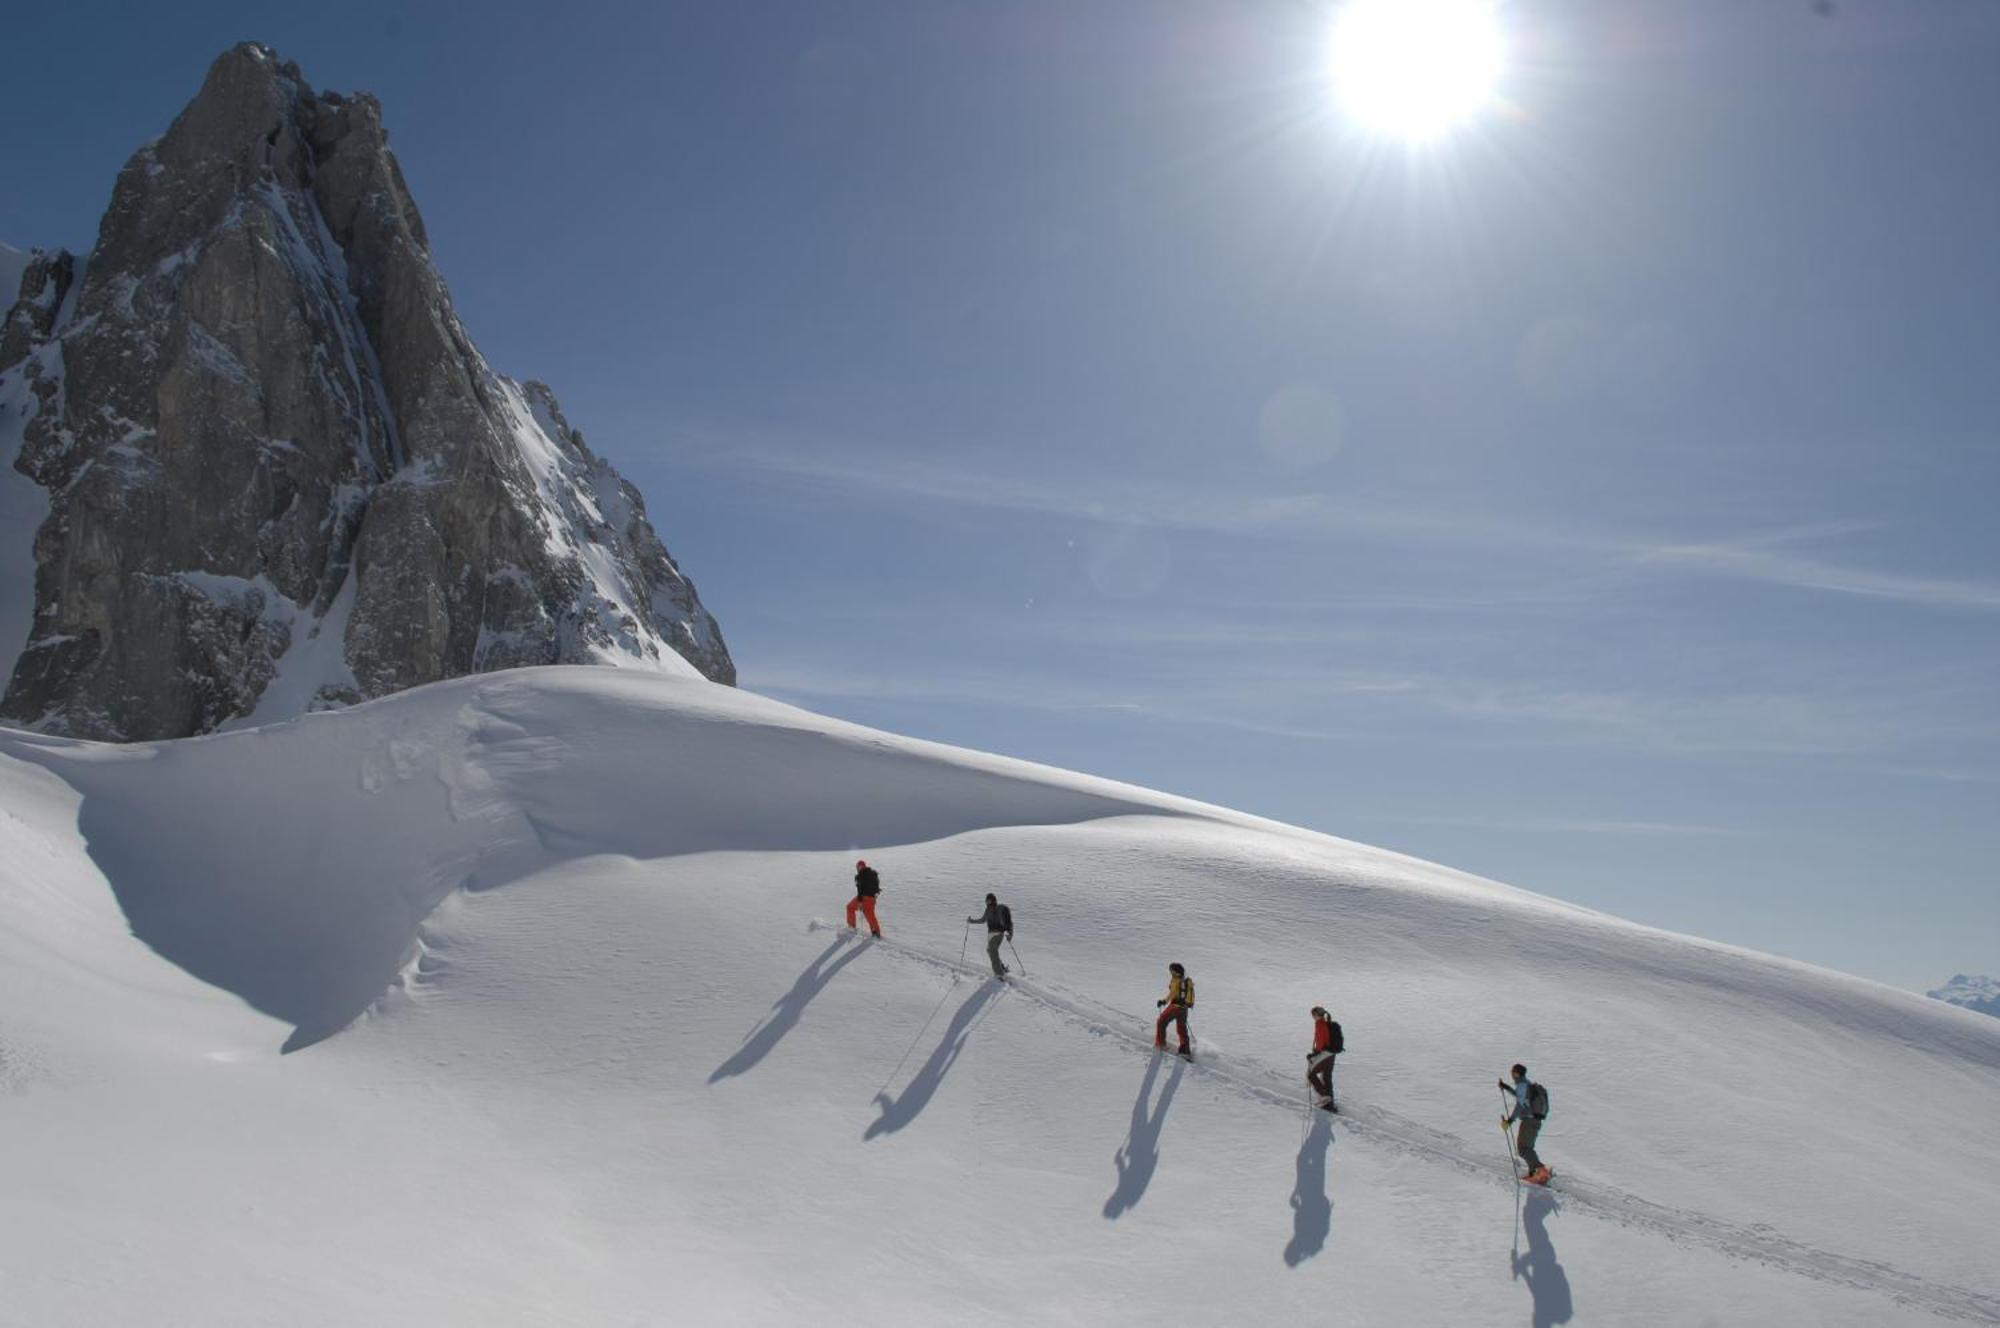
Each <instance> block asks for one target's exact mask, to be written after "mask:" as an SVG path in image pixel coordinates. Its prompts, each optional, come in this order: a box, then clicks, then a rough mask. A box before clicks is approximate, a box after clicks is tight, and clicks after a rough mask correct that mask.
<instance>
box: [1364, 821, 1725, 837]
mask: <svg viewBox="0 0 2000 1328" xmlns="http://www.w3.org/2000/svg"><path fill="white" fill-rule="evenodd" d="M1381 819H1382V820H1385V821H1393V822H1399V823H1401V824H1405V825H1449V826H1463V827H1465V828H1467V829H1471V830H1519V831H1523V832H1525V833H1529V834H1550V835H1632V836H1639V837H1644V838H1649V839H1682V838H1688V839H1710V838H1716V839H1737V838H1744V837H1747V836H1748V835H1749V834H1750V833H1751V832H1750V831H1748V830H1742V829H1738V828H1735V827H1732V826H1721V825H1696V824H1687V823H1683V822H1679V821H1626V820H1604V819H1599V818H1595V817H1570V816H1384V817H1382V818H1381Z"/></svg>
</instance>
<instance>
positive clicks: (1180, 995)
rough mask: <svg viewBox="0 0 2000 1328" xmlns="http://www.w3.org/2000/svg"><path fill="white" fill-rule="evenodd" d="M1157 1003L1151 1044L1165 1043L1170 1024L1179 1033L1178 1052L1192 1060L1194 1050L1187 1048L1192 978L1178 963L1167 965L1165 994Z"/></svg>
mask: <svg viewBox="0 0 2000 1328" xmlns="http://www.w3.org/2000/svg"><path fill="white" fill-rule="evenodd" d="M1158 1004H1159V1007H1160V1022H1159V1023H1157V1024H1155V1025H1153V1045H1154V1046H1155V1047H1164V1046H1166V1045H1167V1025H1168V1024H1172V1025H1173V1026H1174V1027H1175V1028H1176V1029H1177V1030H1179V1032H1180V1035H1181V1049H1180V1054H1181V1055H1183V1056H1185V1057H1187V1058H1188V1059H1189V1060H1193V1059H1194V1052H1193V1051H1191V1050H1190V1049H1189V1048H1188V1027H1187V1017H1188V1011H1189V1010H1192V1009H1193V1008H1194V979H1193V978H1190V977H1189V976H1188V975H1187V970H1186V969H1184V968H1182V967H1181V966H1180V965H1179V964H1168V965H1167V994H1166V998H1165V999H1164V1000H1161V1001H1160V1002H1158Z"/></svg>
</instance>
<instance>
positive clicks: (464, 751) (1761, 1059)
mask: <svg viewBox="0 0 2000 1328" xmlns="http://www.w3.org/2000/svg"><path fill="white" fill-rule="evenodd" d="M205 589H206V591H207V592H208V593H210V594H213V595H220V596H227V595H229V594H240V593H247V590H246V589H245V588H244V587H241V586H237V585H235V584H234V583H216V584H210V585H207V586H206V587H205ZM663 753H672V754H673V756H674V758H675V759H673V760H671V761H662V760H661V755H662V754H663ZM856 857H866V858H867V859H868V860H869V861H870V863H872V864H873V865H875V866H876V867H878V868H879V869H881V871H882V876H883V887H884V890H883V894H882V896H881V906H880V917H881V920H882V923H883V926H884V929H885V932H886V937H885V939H884V941H882V942H881V943H873V942H859V941H855V940H851V939H847V938H844V937H841V936H839V935H836V934H834V933H833V932H831V931H829V930H827V929H826V928H825V927H824V926H819V925H815V924H814V922H813V920H814V919H828V918H836V917H838V915H839V911H840V908H841V906H842V905H843V904H844V903H845V901H846V899H847V898H848V895H849V893H850V890H851V885H850V881H851V873H852V870H853V864H854V859H855V858H856ZM988 891H992V892H994V893H996V894H997V895H998V896H999V897H1000V899H1001V900H1002V901H1003V902H1006V903H1008V904H1009V905H1010V906H1011V908H1012V910H1013V916H1014V921H1015V924H1016V927H1017V938H1016V941H1017V943H1016V945H1015V947H1014V948H1013V949H1011V950H1009V951H1007V952H1006V958H1007V959H1008V961H1009V962H1010V963H1015V964H1017V966H1019V967H1023V968H1025V978H1024V980H1021V981H1018V982H1010V983H1009V984H1008V985H1006V986H1004V987H1002V986H1000V985H998V984H995V983H993V982H991V981H990V980H989V979H987V977H986V976H985V973H984V955H983V953H982V951H981V949H980V948H979V946H978V943H977V938H976V937H974V938H973V939H972V942H971V944H970V946H969V947H968V948H967V950H966V958H965V960H964V961H961V960H960V957H959V956H960V953H961V950H960V946H959V945H955V944H953V941H954V939H961V940H962V939H963V938H964V936H965V932H964V928H965V926H966V923H965V919H966V917H967V916H969V915H970V914H972V913H974V912H976V911H978V910H979V908H980V907H981V901H982V900H983V897H984V895H985V893H986V892H988ZM114 896H115V902H114ZM120 906H122V915H121V907H120ZM149 945H150V946H151V947H152V951H151V952H149V951H148V950H147V948H146V947H147V946H149ZM161 956H164V957H165V958H166V959H171V960H173V961H174V962H175V963H176V964H178V965H179V966H180V967H179V968H175V967H174V966H173V965H170V964H168V963H166V962H164V961H163V960H162V958H161ZM1169 960H1179V961H1181V962H1183V963H1185V964H1186V965H1187V967H1188V971H1189V973H1190V975H1191V976H1192V977H1193V978H1194V979H1195V981H1196V983H1197V984H1198V990H1199V1002H1198V1004H1197V1006H1196V1008H1195V1011H1194V1015H1193V1020H1192V1023H1193V1032H1194V1036H1195V1040H1196V1047H1197V1051H1198V1053H1199V1059H1197V1060H1196V1062H1195V1063H1194V1064H1192V1065H1185V1066H1184V1065H1181V1064H1179V1063H1177V1062H1173V1061H1166V1062H1161V1061H1160V1060H1158V1059H1156V1058H1154V1057H1153V1056H1152V1055H1151V1054H1150V1044H1151V1038H1152V1031H1153V1018H1154V1006H1153V1001H1154V1000H1155V999H1157V998H1158V997H1159V996H1161V995H1163V994H1164V988H1165V981H1166V971H1165V968H1166V963H1167V961H1169ZM190 975H192V977H191V976H190ZM1017 975H1018V974H1017ZM194 978H200V979H203V981H204V982H205V983H207V984H213V985H203V984H202V983H197V982H195V981H194V980H193V979H194ZM224 991H226V992H228V993H233V997H225V996H224V995H223V992H224ZM236 998H240V1000H239V999H236ZM1314 1004H1325V1005H1327V1006H1328V1007H1329V1008H1330V1009H1331V1010H1332V1012H1333V1013H1334V1015H1335V1017H1336V1018H1338V1019H1339V1020H1340V1021H1341V1023H1342V1025H1343V1029H1344V1032H1345V1034H1346V1042H1347V1048H1348V1049H1347V1052H1346V1053H1345V1054H1344V1055H1342V1056H1341V1058H1340V1061H1339V1064H1338V1069H1337V1071H1336V1073H1335V1076H1334V1082H1335V1088H1336V1091H1337V1092H1338V1094H1339V1096H1340V1100H1341V1107H1342V1111H1341V1115H1340V1116H1338V1117H1334V1118H1328V1117H1324V1116H1314V1115H1312V1113H1309V1112H1307V1111H1306V1110H1305V1103H1304V1100H1303V1097H1302V1094H1303V1091H1304V1088H1305V1081H1304V1070H1305V1055H1304V1053H1305V1050H1306V1048H1307V1047H1308V1046H1309V1045H1310V1037H1311V1021H1310V1018H1309V1016H1308V1014H1307V1011H1308V1010H1310V1009H1311V1007H1312V1006H1313V1005H1314ZM364 1012H365V1013H364ZM271 1016H275V1017H271ZM357 1016H359V1017H358V1018H357ZM281 1021H282V1022H281ZM350 1021H351V1022H350ZM286 1041H289V1043H290V1045H291V1046H292V1047H293V1048H295V1049H296V1050H295V1054H291V1055H280V1054H278V1050H277V1049H278V1046H279V1044H280V1043H281V1042H286ZM307 1044H311V1045H307ZM0 1058H4V1060H5V1065H6V1066H16V1067H19V1068H18V1069H8V1068H5V1067H0V1081H6V1082H7V1084H8V1087H7V1089H5V1090H0V1138H5V1139H6V1140H7V1141H8V1146H7V1147H5V1148H0V1280H4V1282H5V1285H6V1289H7V1301H6V1306H7V1308H6V1311H4V1312H0V1318H8V1316H9V1315H11V1316H12V1318H8V1321H9V1322H12V1321H14V1320H18V1321H20V1322H22V1323H69V1322H76V1323H126V1322H156V1321H163V1320H170V1321H173V1322H202V1323H247V1322H260V1323H261V1322H284V1323H288V1324H301V1325H318V1324H329V1325H331V1324H348V1323H363V1322H371V1323H372V1322H383V1323H426V1324H432V1323H435V1324H440V1325H442V1324H457V1323H464V1324H479V1325H491V1324H502V1323H524V1324H525V1323H536V1324H539V1323H585V1324H596V1323H621V1324H622V1323H634V1322H643V1323H661V1324H706V1323H729V1324H757V1325H763V1324H769V1325H774V1326H775V1328H790V1326H794V1325H797V1324H798V1323H800V1322H801V1321H802V1320H809V1321H811V1322H813V1323H816V1324H817V1323H823V1324H828V1325H847V1324H855V1325H879V1324H992V1325H1001V1324H1018V1323H1033V1324H1042V1323H1077V1324H1091V1325H1097V1324H1107V1325H1111V1324H1116V1325H1123V1324H1132V1325H1148V1326H1149V1328H1150V1326H1152V1325H1158V1324H1160V1323H1163V1322H1168V1323H1187V1324H1266V1323H1286V1324H1289V1323H1323V1322H1328V1321H1329V1307H1333V1314H1332V1319H1333V1320H1334V1321H1338V1322H1354V1323H1367V1324H1374V1323H1383V1324H1404V1323H1411V1324H1432V1323H1438V1324H1524V1323H1537V1324H1562V1323H1570V1322H1575V1323H1617V1324H1625V1323H1643V1324H1663V1325H1664V1324H1688V1323H1707V1322H1718V1323H1723V1322H1726V1323H1759V1324H1762V1323H1772V1324H1779V1323H1782V1324H1793V1323H1814V1324H1820V1323H1824V1324H1855V1325H1868V1326H1869V1328H1875V1326H1876V1325H1882V1324H1905V1323H1931V1322H1974V1323H1980V1322H1996V1321H2000V1265H1996V1264H1995V1262H1994V1260H1993V1258H1992V1248H1991V1246H1992V1241H1991V1232H1990V1228H1988V1227H1985V1226H1982V1225H1981V1224H1979V1223H1977V1222H1968V1221H1966V1220H1965V1214H1966V1213H1968V1212H1972V1213H1976V1212H1980V1211H1984V1208H1985V1207H1986V1206H1988V1205H1990V1202H1991V1196H1992V1194H1993V1193H1994V1192H1995V1191H1996V1189H2000V1147H1997V1146H1996V1143H1995V1141H1994V1138H1993V1134H1992V1131H1990V1130H1988V1129H1984V1128H1983V1127H1982V1126H1981V1125H1980V1122H1981V1121H1983V1120H1985V1119H1987V1118H1988V1117H1989V1116H1990V1108H1991V1103H1992V1100H1993V1098H1994V1095H1995V1094H1996V1093H2000V1022H1995V1021H1992V1020H1983V1019H1972V1018H1968V1017H1966V1016H1965V1015H1963V1014H1962V1013H1960V1012H1959V1011H1956V1010H1949V1009H1946V1008H1944V1007H1943V1006H1942V1005H1940V1004H1938V1003H1937V1002H1935V1001H1928V1000H1924V999H1923V998H1921V997H1918V996H1916V995H1914V994H1911V993H1906V992H1897V991H1893V990H1890V989H1888V988H1885V987H1882V986H1880V985H1878V984H1875V983H1870V982H1864V981H1861V980H1859V979H1854V978H1849V977H1844V976H1842V975H1840V974H1836V973H1829V972H1826V971H1825V970H1821V969H1814V968H1811V967H1808V966H1805V965H1801V964H1795V963H1789V962H1786V961H1783V960H1777V959H1773V958H1771V957H1768V956H1764V955H1757V954H1752V953H1749V952H1746V951H1742V950H1737V949H1733V948H1730V947H1727V946H1720V945H1713V944H1709V943H1706V942H1702V941H1698V940H1694V939H1692V938H1689V937H1684V936H1675V935H1671V934H1668V933H1665V932H1660V931H1656V930H1653V929H1650V928H1645V927H1638V926H1634V925H1632V924H1629V923H1625V922H1621V921H1619V920H1617V919H1615V918H1610V917H1606V916H1604V915H1602V914H1598V913H1593V912H1590V911H1588V910H1585V909H1580V908H1574V907H1570V906H1566V905H1563V904H1560V903H1557V902H1555V901H1552V900H1548V899H1543V898H1540V897H1537V896H1534V895H1531V894H1528V893H1525V892H1523V891H1519V890H1514V889H1510V888H1508V887H1506V886H1502V885H1497V884H1494V883H1492V882H1488V881H1482V880H1478V879H1476V878H1473V877H1469V876H1466V875H1464V874H1462V873H1458V872H1453V871H1450V870H1448V869H1445V868H1442V867H1437V866H1432V865H1430V864H1426V863H1421V862H1416V861H1413V860H1411V859H1409V858H1406V857H1402V856H1400V855H1397V854H1393V853H1387V852H1383V851H1381V850H1377V849H1371V848H1368V847H1366V846H1364V845H1359V844H1353V843H1348V842H1344V841H1341V840H1337V839H1332V838H1329V837H1327V836H1323V835H1317V834H1311V833H1308V832H1305V831H1300V830H1295V829H1292V828H1289V827H1285V826H1281V825H1276V824H1273V823H1271V822H1268V821H1260V820H1257V819H1255V818H1252V817H1248V816H1242V815H1238V814H1235V813H1231V812H1228V811H1225V810H1223V809H1220V808H1215V807H1209V806H1204V805H1201V804H1196V803H1191V802H1188V801H1185V800H1182V799H1176V798H1171V797H1168V796H1165V795H1162V794H1157V793H1152V792H1148V791H1146V790H1143V789H1138V788H1133V787H1130V786H1126V785H1118V784H1113V783H1109V782H1107V781H1102V780H1094V779H1090V778H1087V777H1084V776H1080V775H1072V774H1068V773H1065V772H1062V771H1056V770H1050V769H1047V768H1045V767H1037V766H1032V765H1029V764H1027V763H1024V762H1019V761H1010V760H1005V759H1002V758H998V757H989V756H982V755H980V754H977V753H972V752H966V751H960V750H954V749H950V748H944V747H940V746H937V745H935V744H929V743H921V742H915V741H911V740H908V739H901V738H897V737H894V736H892V735H889V734H884V733H879V732H874V731H870V730H866V729H862V728H859V727H857V726H854V725H850V724H843V723H839V722H837V721H832V720H827V719H823V718H820V717H818V716H814V715H811V714H808V713H806V712H803V711H800V710H797V709H794V708H791V707H788V706H783V705H779V704H776V703H774V702H771V701H768V700H765V699H763V698H759V697H756V696H753V695H748V694H745V693H742V692H739V691H736V690H734V689H730V688H723V687H716V686H712V685H709V684H707V683H705V682H702V681H700V680H697V679H692V678H676V677H668V676H662V675H659V674H653V673H648V672H645V671H640V670H612V669H602V668H564V669H529V670H517V671H512V672H508V673H505V674H498V675H492V676H486V677H478V678H464V679H458V680H454V681H449V682H443V683H439V684H436V685H433V686H429V687H424V688H420V689H415V690H412V691H408V692H404V693H402V694H400V695H396V696H392V697H388V698H385V699H382V700H379V701H375V702H372V703H370V704H368V705H365V706H356V707H353V708H350V709H346V710H343V711H341V712H339V713H333V714H316V715H309V716H306V717H304V718H302V719H300V720H298V721H296V722H291V723H284V724H277V725H272V726H269V727H266V728H261V729H257V730H254V731H250V732H232V733H226V734H221V735H217V736H214V737H209V738H204V739H202V740H200V741H195V742H170V743H157V744H135V745H124V746H108V745H103V744H97V743H87V742H76V741H72V740H68V739H63V738H58V737H47V736H40V735H34V734H23V733H19V732H0ZM1516 1060H1520V1061H1524V1062H1525V1063H1526V1064H1527V1065H1528V1067H1529V1069H1530V1071H1531V1073H1532V1074H1533V1075H1534V1076H1535V1077H1536V1078H1537V1079H1538V1080H1540V1081H1542V1082H1544V1083H1546V1084H1547V1085H1549V1087H1550V1089H1551V1097H1552V1105H1553V1107H1554V1113H1553V1115H1552V1116H1551V1117H1550V1120H1549V1123H1548V1125H1547V1127H1546V1129H1545V1130H1544V1132H1543V1134H1542V1137H1541V1145H1540V1148H1541V1152H1542V1154H1543V1156H1544V1157H1545V1158H1546V1159H1547V1160H1548V1161H1549V1163H1550V1164H1551V1165H1552V1166H1553V1168H1554V1169H1555V1173H1556V1180H1555V1189H1554V1190H1553V1191H1550V1192H1546V1193H1545V1192H1539V1191H1528V1192H1522V1191H1519V1190H1517V1189H1516V1187H1515V1185H1514V1183H1513V1181H1512V1180H1511V1178H1510V1173H1509V1157H1508V1150H1507V1146H1506V1144H1505V1143H1504V1142H1503V1141H1502V1140H1501V1139H1500V1138H1497V1137H1495V1136H1496V1133H1497V1121H1498V1117H1499V1112H1500V1106H1501V1103H1500V1100H1499V1095H1498V1092H1497V1090H1496V1087H1495V1078H1496V1076H1497V1075H1498V1074H1499V1073H1500V1072H1501V1071H1502V1069H1503V1067H1505V1066H1506V1065H1508V1064H1510V1063H1511V1062H1513V1061H1516ZM10 1075H11V1076H13V1077H12V1078H11V1079H9V1076H10ZM106 1251H114V1252H115V1256H116V1266H115V1269H113V1270H112V1271H114V1272H115V1274H116V1275H115V1276H112V1275H107V1271H106V1270H107V1264H106V1262H105V1260H106V1257H107V1255H106ZM218 1270H221V1271H220V1272H219V1271H218Z"/></svg>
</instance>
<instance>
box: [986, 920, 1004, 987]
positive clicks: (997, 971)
mask: <svg viewBox="0 0 2000 1328" xmlns="http://www.w3.org/2000/svg"><path fill="white" fill-rule="evenodd" d="M1006 939H1007V933H1006V932H1003V931H989V932H987V933H986V957H987V958H988V959H991V960H992V961H993V976H994V977H996V978H1004V977H1006V976H1007V966H1006V965H1005V964H1003V963H1001V962H1000V942H1002V941H1004V940H1006Z"/></svg>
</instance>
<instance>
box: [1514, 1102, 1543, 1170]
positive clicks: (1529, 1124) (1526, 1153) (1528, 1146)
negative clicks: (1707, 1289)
mask: <svg viewBox="0 0 2000 1328" xmlns="http://www.w3.org/2000/svg"><path fill="white" fill-rule="evenodd" d="M1541 1132H1542V1123H1541V1122H1540V1121H1538V1120H1536V1119H1535V1118H1534V1117H1533V1116H1524V1117H1522V1118H1521V1120H1519V1121H1518V1122H1516V1123H1515V1125H1514V1148H1515V1151H1517V1152H1518V1153H1520V1155H1521V1161H1522V1162H1523V1163H1524V1164H1526V1166H1527V1168H1528V1171H1529V1174H1531V1175H1532V1174H1533V1173H1535V1172H1537V1171H1540V1170H1541V1169H1542V1159H1541V1158H1539V1157H1537V1156H1536V1155H1535V1136H1536V1135H1538V1134H1540V1133H1541Z"/></svg>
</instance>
